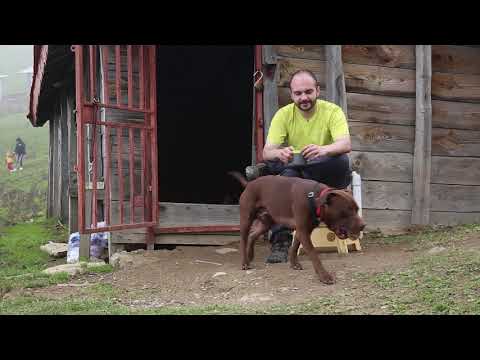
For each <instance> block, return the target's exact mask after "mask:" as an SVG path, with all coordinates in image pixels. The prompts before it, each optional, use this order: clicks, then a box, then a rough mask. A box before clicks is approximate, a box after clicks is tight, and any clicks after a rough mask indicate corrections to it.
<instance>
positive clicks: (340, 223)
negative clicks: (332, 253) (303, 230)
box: [319, 190, 365, 240]
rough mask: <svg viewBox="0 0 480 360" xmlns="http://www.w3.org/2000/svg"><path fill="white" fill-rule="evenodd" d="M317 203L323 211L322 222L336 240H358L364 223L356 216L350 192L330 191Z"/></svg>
mask: <svg viewBox="0 0 480 360" xmlns="http://www.w3.org/2000/svg"><path fill="white" fill-rule="evenodd" d="M319 202H320V204H319V205H323V209H324V214H323V216H322V218H323V219H322V220H323V222H324V223H325V224H326V225H327V227H328V228H329V229H330V230H331V231H333V232H334V233H335V234H336V235H337V237H338V238H340V239H342V240H344V239H346V238H350V239H352V240H356V239H358V237H359V236H360V232H361V231H362V230H363V229H364V228H365V222H364V221H363V219H362V218H361V217H360V215H358V205H357V203H356V202H355V199H354V198H353V196H352V193H351V192H350V191H345V190H331V191H330V192H328V193H327V194H326V195H325V196H323V197H322V198H321V199H319Z"/></svg>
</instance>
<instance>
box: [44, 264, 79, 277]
mask: <svg viewBox="0 0 480 360" xmlns="http://www.w3.org/2000/svg"><path fill="white" fill-rule="evenodd" d="M81 271H82V267H81V265H80V263H75V264H63V265H58V266H53V267H50V268H48V269H45V270H43V273H44V274H49V275H52V274H57V273H61V272H66V273H68V274H70V275H76V274H78V273H80V272H81Z"/></svg>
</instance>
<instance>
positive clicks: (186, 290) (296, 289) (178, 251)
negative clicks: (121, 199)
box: [33, 242, 415, 313]
mask: <svg viewBox="0 0 480 360" xmlns="http://www.w3.org/2000/svg"><path fill="white" fill-rule="evenodd" d="M362 246H363V251H361V252H356V251H351V252H350V253H349V254H348V255H345V256H340V255H339V254H337V253H336V252H331V253H320V254H319V255H320V258H321V260H322V262H323V264H324V266H325V267H326V269H327V270H329V271H331V272H333V273H334V276H335V277H336V280H337V281H336V284H334V285H324V284H322V283H320V282H319V281H318V279H317V277H316V276H315V274H314V272H313V267H312V264H311V262H310V260H309V259H308V257H307V256H306V255H300V257H299V259H300V262H301V263H302V264H303V267H304V270H301V271H298V270H292V269H290V267H289V265H288V264H286V263H282V264H266V263H265V261H264V260H265V258H266V256H267V255H268V253H269V251H268V247H267V244H266V243H263V242H258V243H257V244H256V248H255V260H254V262H253V264H252V266H253V269H252V270H248V271H242V270H240V265H239V264H240V255H239V252H238V243H234V244H231V245H228V246H221V247H219V246H203V247H200V246H177V247H176V248H175V249H174V250H155V251H144V250H140V251H136V252H130V253H129V254H130V255H132V256H133V258H134V261H133V262H132V263H130V264H129V265H127V266H126V267H124V268H122V269H116V270H115V271H114V272H113V273H107V274H90V275H80V276H77V277H76V278H74V279H72V281H71V282H70V284H61V285H57V286H51V287H47V288H43V289H35V290H33V292H34V293H35V294H36V295H40V296H41V295H45V296H48V297H49V298H62V297H64V296H69V295H73V294H76V295H81V294H82V290H83V289H85V288H86V287H88V286H93V285H95V284H99V283H101V284H109V285H110V286H111V287H113V288H114V289H115V291H116V294H118V296H116V297H117V299H116V300H118V302H119V303H121V304H123V305H127V306H130V307H132V308H156V307H163V306H205V305H213V304H215V305H243V306H249V307H256V306H260V307H263V306H271V305H280V304H283V305H285V304H299V303H308V302H309V301H311V300H318V299H329V298H331V297H333V296H334V297H335V298H336V299H342V300H341V301H342V303H343V305H347V306H348V305H349V304H350V303H352V306H354V305H358V304H353V301H354V300H353V297H354V298H356V299H357V300H355V301H357V302H358V301H360V302H362V303H363V304H362V309H365V307H366V308H368V301H369V300H368V298H369V297H368V291H369V290H368V288H366V287H365V286H364V285H363V284H361V283H359V281H358V278H357V279H355V276H352V275H354V274H355V273H356V272H362V273H377V272H383V271H386V270H388V269H390V268H395V269H398V268H402V267H404V266H405V265H407V264H408V263H409V261H410V260H411V258H412V256H413V254H414V252H415V251H413V250H412V249H410V248H409V247H408V245H405V244H403V245H402V244H400V245H398V244H389V245H385V244H383V245H378V244H368V243H363V244H362ZM224 248H229V249H236V250H237V251H232V252H228V253H225V254H220V253H218V252H217V251H216V250H220V249H224ZM350 295H352V296H350ZM354 307H356V306H354ZM373 312H377V311H373ZM378 313H381V311H379V312H378Z"/></svg>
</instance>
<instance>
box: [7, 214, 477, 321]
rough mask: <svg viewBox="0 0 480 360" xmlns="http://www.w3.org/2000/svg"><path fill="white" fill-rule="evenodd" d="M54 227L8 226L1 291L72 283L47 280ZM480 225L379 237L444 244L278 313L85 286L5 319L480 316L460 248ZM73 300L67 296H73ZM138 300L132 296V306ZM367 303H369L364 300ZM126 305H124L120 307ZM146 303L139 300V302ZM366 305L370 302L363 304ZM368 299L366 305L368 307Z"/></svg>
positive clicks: (469, 260)
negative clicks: (162, 301)
mask: <svg viewBox="0 0 480 360" xmlns="http://www.w3.org/2000/svg"><path fill="white" fill-rule="evenodd" d="M54 225H55V224H54V223H53V222H51V221H50V222H49V221H35V222H33V223H27V224H19V225H16V226H11V227H7V228H6V230H4V231H3V233H2V234H1V236H0V289H1V291H3V293H6V292H8V291H11V290H13V289H26V288H36V287H44V286H48V285H54V284H58V283H62V282H68V281H69V280H70V278H69V276H68V275H67V274H65V273H61V274H56V275H53V276H47V275H44V274H42V273H41V270H43V269H44V268H45V267H47V266H48V262H49V261H48V260H49V259H50V258H49V256H48V255H47V254H45V253H43V252H41V251H40V250H39V246H40V245H41V244H43V243H46V242H47V241H48V240H50V239H52V238H55V237H56V236H59V234H60V232H59V231H58V229H57V228H56V227H55V226H54ZM479 230H480V225H478V224H474V225H464V226H458V227H454V228H445V229H436V230H434V229H427V231H425V232H417V233H415V234H410V235H407V236H395V237H385V238H382V239H380V238H378V239H376V240H377V241H379V242H381V243H383V244H385V246H389V245H388V244H403V243H405V244H410V245H412V246H413V247H417V248H418V249H422V250H425V249H427V248H431V247H433V246H438V245H442V246H445V247H446V248H447V249H446V250H444V251H443V252H440V253H438V254H433V255H432V254H428V252H426V251H421V252H419V253H415V254H414V257H413V260H412V262H411V263H409V264H406V265H404V266H402V267H401V268H391V269H390V270H387V271H383V272H380V273H361V272H360V273H354V274H352V276H353V277H355V280H356V287H355V288H349V287H348V285H347V284H345V285H346V286H347V287H345V288H344V289H343V290H342V293H341V294H340V293H338V294H337V293H335V292H334V293H332V294H330V295H328V296H325V297H321V298H317V299H315V300H313V301H309V302H305V303H300V304H282V305H274V306H261V305H256V306H239V305H209V306H173V305H168V306H165V307H156V308H141V307H139V306H138V304H137V305H135V307H131V306H127V305H126V298H125V295H126V293H124V289H122V288H121V287H116V286H114V285H112V284H109V283H101V282H100V283H95V284H93V285H92V284H90V285H88V284H87V285H86V286H85V287H80V288H78V290H76V291H75V293H74V294H69V295H63V297H62V298H52V297H51V296H50V295H46V294H45V293H43V292H42V294H43V295H41V294H37V295H36V296H33V295H32V294H28V293H26V292H25V291H23V292H19V293H18V292H17V293H16V294H15V295H14V296H11V297H4V298H3V299H2V300H1V301H0V314H111V315H120V314H138V315H235V314H238V315H243V314H250V315H279V314H281V315H283V314H285V315H290V314H292V315H293V314H297V315H299V314H308V315H310V314H350V313H364V314H371V313H389V314H480V296H479V295H480V251H478V249H477V250H475V249H468V248H465V247H464V246H461V245H460V243H459V242H458V241H459V240H461V239H462V238H463V237H465V236H469V235H473V236H476V237H478V233H479ZM112 270H113V268H112V266H110V265H103V266H100V267H93V268H91V269H89V270H88V271H89V272H90V273H97V274H103V273H106V272H110V271H112ZM67 294H68V292H67ZM136 296H139V294H135V293H129V295H128V297H129V298H130V300H134V299H135V298H136ZM365 298H367V299H365ZM120 299H123V300H120ZM138 299H140V298H138ZM362 300H363V301H362ZM365 300H366V301H365Z"/></svg>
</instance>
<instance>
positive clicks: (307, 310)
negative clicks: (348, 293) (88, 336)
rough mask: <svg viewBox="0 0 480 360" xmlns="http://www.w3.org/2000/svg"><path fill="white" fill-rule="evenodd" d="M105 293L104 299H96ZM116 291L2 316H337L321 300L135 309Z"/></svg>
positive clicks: (35, 301) (10, 305)
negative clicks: (257, 305)
mask: <svg viewBox="0 0 480 360" xmlns="http://www.w3.org/2000/svg"><path fill="white" fill-rule="evenodd" d="M99 293H103V297H102V298H100V299H99V298H97V296H98V295H99ZM115 294H116V292H115V290H112V289H109V288H108V287H107V288H100V290H99V289H98V288H97V290H96V291H95V294H94V295H93V296H94V297H93V298H91V297H90V298H84V299H78V298H76V297H73V296H71V297H68V298H64V299H62V300H54V299H46V298H34V297H32V296H22V297H17V298H15V299H7V300H4V301H3V302H0V314H30V315H34V314H46V315H56V314H64V315H67V314H68V315H72V314H78V315H79V314H109V315H307V314H317V315H319V314H334V313H340V312H339V311H335V301H333V300H330V299H325V300H318V301H315V302H311V303H306V304H296V305H278V306H270V307H265V308H257V309H254V308H251V307H242V306H226V305H209V306H202V307H198V306H195V307H194V306H182V307H173V306H166V307H161V308H153V309H152V308H150V309H138V308H137V309H133V308H131V307H128V306H126V305H122V304H120V303H118V301H117V300H116V298H115V297H113V296H114V295H115Z"/></svg>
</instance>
